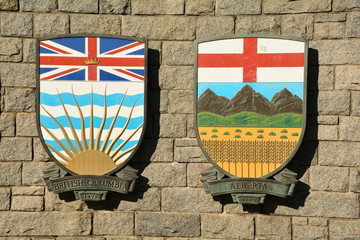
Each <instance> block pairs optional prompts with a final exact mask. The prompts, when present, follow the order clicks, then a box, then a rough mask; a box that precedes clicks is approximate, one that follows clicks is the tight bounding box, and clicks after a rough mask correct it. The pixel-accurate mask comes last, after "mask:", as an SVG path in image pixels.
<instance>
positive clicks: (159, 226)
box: [135, 212, 200, 237]
mask: <svg viewBox="0 0 360 240" xmlns="http://www.w3.org/2000/svg"><path fill="white" fill-rule="evenodd" d="M135 234H136V235H140V236H164V237H176V236H181V237H199V236H200V216H199V215H198V214H176V213H145V212H138V213H136V215H135Z"/></svg>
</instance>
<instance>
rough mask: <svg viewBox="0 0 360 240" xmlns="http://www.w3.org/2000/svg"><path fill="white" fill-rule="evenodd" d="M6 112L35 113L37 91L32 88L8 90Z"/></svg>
mask: <svg viewBox="0 0 360 240" xmlns="http://www.w3.org/2000/svg"><path fill="white" fill-rule="evenodd" d="M4 97H5V100H4V101H5V111H7V112H34V111H35V91H34V89H30V88H22V89H21V88H7V89H6V90H5V96H4Z"/></svg>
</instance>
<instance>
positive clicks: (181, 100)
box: [168, 90, 194, 113]
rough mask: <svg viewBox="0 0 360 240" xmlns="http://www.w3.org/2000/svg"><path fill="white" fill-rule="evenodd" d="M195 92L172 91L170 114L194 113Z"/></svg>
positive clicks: (170, 95)
mask: <svg viewBox="0 0 360 240" xmlns="http://www.w3.org/2000/svg"><path fill="white" fill-rule="evenodd" d="M193 95H194V94H193V91H189V90H172V91H170V92H169V96H168V98H169V112H170V113H193V111H194V102H193V99H194V96H193Z"/></svg>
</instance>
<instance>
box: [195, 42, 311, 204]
mask: <svg viewBox="0 0 360 240" xmlns="http://www.w3.org/2000/svg"><path fill="white" fill-rule="evenodd" d="M196 49H197V68H196V86H197V91H196V93H195V94H196V96H195V98H196V107H195V109H196V110H195V111H196V113H195V114H196V120H195V124H196V126H197V138H198V141H199V143H200V146H201V148H202V150H203V152H204V154H205V155H206V157H207V158H208V160H209V161H210V162H211V163H212V164H213V167H212V168H211V169H209V170H207V171H204V172H202V182H203V184H204V187H205V190H206V191H207V192H208V193H210V194H212V195H213V196H217V195H223V194H231V195H232V198H233V201H234V202H238V203H246V204H259V203H263V202H264V199H265V196H266V195H267V194H270V195H275V196H278V197H286V196H289V195H292V193H293V190H294V187H295V184H296V182H297V179H296V174H295V173H294V172H292V171H290V170H288V169H286V168H285V166H286V165H287V163H288V162H289V161H290V160H291V158H292V157H293V156H294V155H295V153H296V151H297V149H298V148H299V146H300V143H301V141H302V138H303V135H304V130H305V119H306V118H305V116H306V104H305V100H306V74H307V73H306V70H307V68H306V63H307V41H306V40H304V39H299V38H286V37H270V36H232V37H229V38H217V39H206V40H199V41H197V42H196Z"/></svg>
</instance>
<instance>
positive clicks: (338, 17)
mask: <svg viewBox="0 0 360 240" xmlns="http://www.w3.org/2000/svg"><path fill="white" fill-rule="evenodd" d="M345 21H346V14H345V13H321V14H316V15H315V22H316V23H323V22H345Z"/></svg>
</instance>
